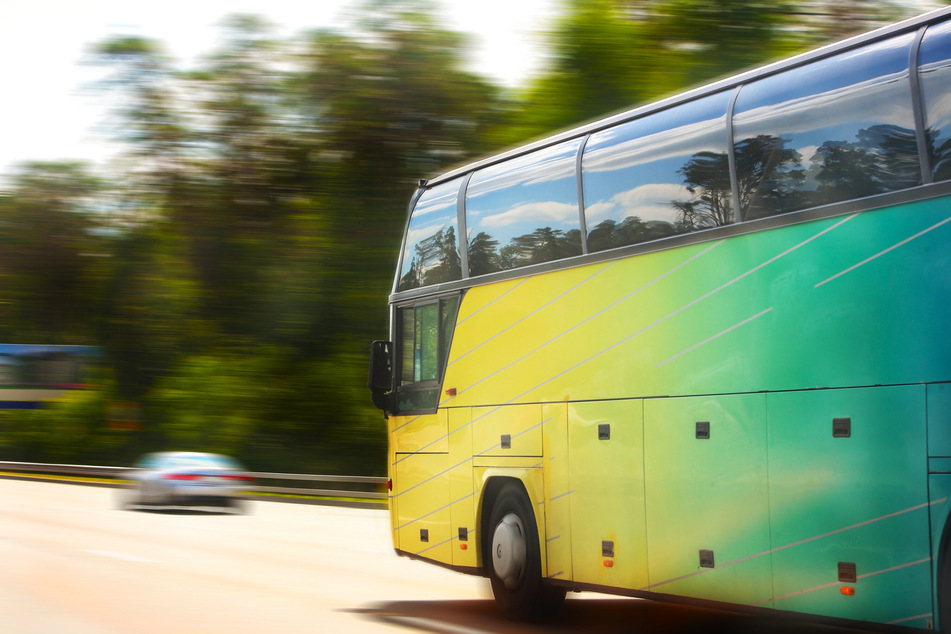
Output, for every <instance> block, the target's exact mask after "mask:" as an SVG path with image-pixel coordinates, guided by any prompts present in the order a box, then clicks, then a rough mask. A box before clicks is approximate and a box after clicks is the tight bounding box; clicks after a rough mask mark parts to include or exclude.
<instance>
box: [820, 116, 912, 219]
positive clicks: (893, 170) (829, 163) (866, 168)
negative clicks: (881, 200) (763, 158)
mask: <svg viewBox="0 0 951 634" xmlns="http://www.w3.org/2000/svg"><path fill="white" fill-rule="evenodd" d="M857 138H858V141H857V142H855V143H849V142H846V141H826V142H825V143H823V144H822V146H821V147H819V149H818V150H816V154H815V156H814V157H813V158H812V161H813V163H814V164H815V167H816V169H817V171H818V173H817V174H816V180H817V181H818V183H819V186H818V189H817V191H816V196H815V199H814V200H812V201H810V202H811V204H812V205H821V204H827V203H833V202H837V201H840V200H850V199H854V198H862V197H864V196H872V195H874V194H881V193H884V192H889V191H895V190H897V189H905V188H908V187H914V186H915V185H918V184H920V183H921V169H920V166H919V162H918V143H917V139H916V138H915V133H914V131H913V130H908V129H907V128H902V127H899V126H895V125H877V126H872V127H871V128H868V129H864V130H860V131H859V132H858V134H857Z"/></svg>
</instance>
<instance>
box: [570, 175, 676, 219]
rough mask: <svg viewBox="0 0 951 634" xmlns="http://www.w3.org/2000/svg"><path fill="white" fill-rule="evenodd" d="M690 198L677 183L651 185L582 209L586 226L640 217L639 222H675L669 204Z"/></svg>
mask: <svg viewBox="0 0 951 634" xmlns="http://www.w3.org/2000/svg"><path fill="white" fill-rule="evenodd" d="M690 198H691V194H690V192H689V191H687V188H686V187H684V186H683V185H680V184H677V183H652V184H649V185H641V186H640V187H635V188H633V189H629V190H627V191H623V192H619V193H617V194H615V195H614V196H612V197H611V198H610V199H608V200H606V201H599V202H597V203H595V204H593V205H588V206H587V207H586V208H585V219H586V220H587V222H588V224H589V225H591V224H597V223H599V222H602V221H604V220H615V221H618V222H620V221H621V220H624V218H626V217H628V216H634V215H636V216H640V217H642V218H643V219H648V218H649V219H652V220H663V221H666V222H671V223H673V222H676V220H677V218H678V213H677V211H676V210H675V209H674V208H673V207H672V206H671V204H670V202H671V201H672V200H689V199H690Z"/></svg>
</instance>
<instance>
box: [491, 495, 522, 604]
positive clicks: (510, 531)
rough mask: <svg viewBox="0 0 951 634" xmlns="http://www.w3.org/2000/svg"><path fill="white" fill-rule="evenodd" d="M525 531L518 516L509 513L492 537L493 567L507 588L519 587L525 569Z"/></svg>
mask: <svg viewBox="0 0 951 634" xmlns="http://www.w3.org/2000/svg"><path fill="white" fill-rule="evenodd" d="M525 548H526V546H525V531H524V530H523V529H522V521H521V520H520V519H519V518H518V515H515V514H514V513H509V514H508V515H506V516H505V517H503V518H502V521H500V522H499V524H498V526H496V527H495V534H494V535H493V536H492V567H493V568H494V569H495V574H496V576H498V578H499V579H500V580H501V581H502V582H503V583H504V584H505V587H506V588H514V587H516V586H517V585H518V582H519V580H520V579H521V576H522V571H523V570H524V569H525Z"/></svg>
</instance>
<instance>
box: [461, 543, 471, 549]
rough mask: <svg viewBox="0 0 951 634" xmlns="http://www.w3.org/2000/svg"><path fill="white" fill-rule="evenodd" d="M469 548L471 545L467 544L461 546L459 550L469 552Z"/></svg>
mask: <svg viewBox="0 0 951 634" xmlns="http://www.w3.org/2000/svg"><path fill="white" fill-rule="evenodd" d="M468 548H469V544H465V543H462V544H459V550H467V549H468Z"/></svg>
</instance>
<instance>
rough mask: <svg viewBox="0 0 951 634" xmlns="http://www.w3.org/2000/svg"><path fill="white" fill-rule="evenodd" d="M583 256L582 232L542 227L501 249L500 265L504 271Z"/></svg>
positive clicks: (513, 240) (518, 237)
mask: <svg viewBox="0 0 951 634" xmlns="http://www.w3.org/2000/svg"><path fill="white" fill-rule="evenodd" d="M574 255H581V231H580V230H578V229H572V230H570V231H562V230H561V229H552V228H551V227H540V228H538V229H536V230H535V231H533V232H532V233H527V234H525V235H521V236H515V237H514V238H512V239H511V241H509V243H508V244H507V245H506V246H504V247H502V248H501V249H499V258H498V259H499V264H500V266H501V269H502V270H506V269H514V268H518V267H520V266H528V265H530V264H541V263H542V262H552V261H554V260H560V259H562V258H567V257H571V256H574Z"/></svg>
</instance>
